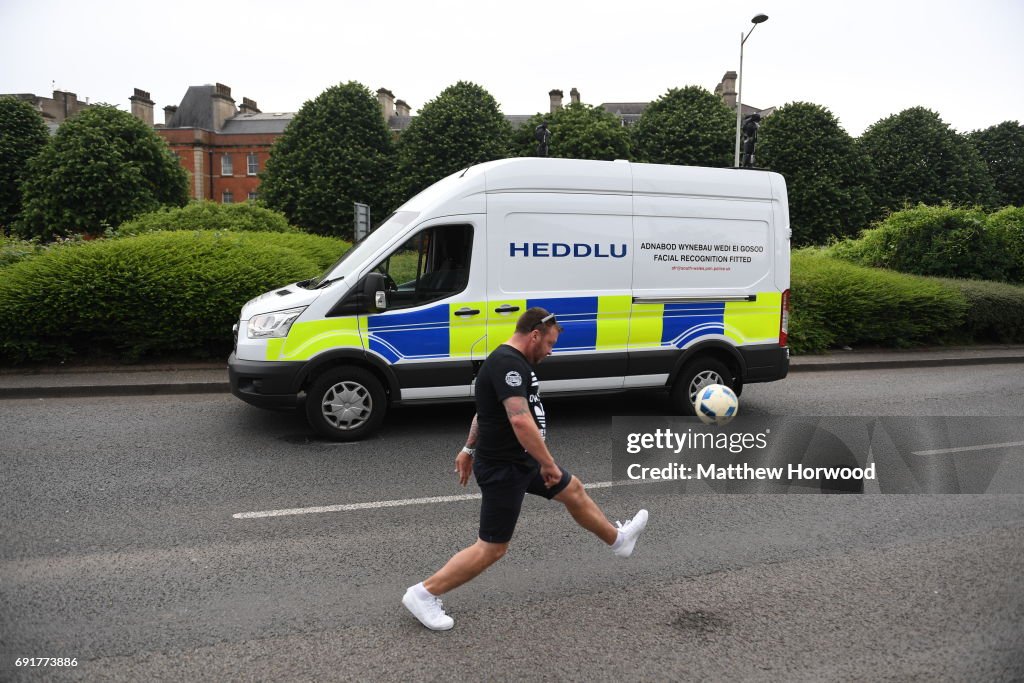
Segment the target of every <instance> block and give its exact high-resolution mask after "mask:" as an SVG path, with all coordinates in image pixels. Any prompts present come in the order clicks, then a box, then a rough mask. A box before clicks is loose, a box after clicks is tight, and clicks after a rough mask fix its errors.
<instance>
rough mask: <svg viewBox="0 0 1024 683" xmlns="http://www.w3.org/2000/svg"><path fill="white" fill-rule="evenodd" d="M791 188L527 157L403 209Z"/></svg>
mask: <svg viewBox="0 0 1024 683" xmlns="http://www.w3.org/2000/svg"><path fill="white" fill-rule="evenodd" d="M785 187H786V183H785V180H783V178H782V176H780V175H779V174H778V173H770V172H769V173H766V172H764V171H753V170H745V169H731V168H703V167H698V166H669V165H661V164H641V163H633V162H630V161H590V160H583V159H542V158H532V157H525V158H515V159H501V160H498V161H489V162H486V163H483V164H477V165H475V166H470V167H469V168H467V169H464V170H462V171H459V172H457V173H453V174H452V175H450V176H448V177H447V178H445V179H444V180H441V181H439V182H437V183H436V184H435V185H432V186H431V187H429V188H427V189H426V190H424V191H423V192H422V193H420V194H419V195H417V196H416V197H414V198H412V199H410V200H409V201H408V202H406V204H405V205H403V207H402V208H403V209H404V210H410V211H417V212H421V211H428V212H429V211H431V210H432V208H433V207H436V206H439V205H440V204H447V203H448V202H451V201H453V200H454V201H463V200H470V201H472V200H471V198H473V197H476V198H477V201H479V199H482V197H480V195H481V193H496V192H566V193H575V194H621V195H632V194H636V195H646V196H661V197H671V196H687V197H714V198H733V199H760V200H764V199H772V198H773V196H774V197H775V198H777V199H784V198H785ZM467 212H470V211H467Z"/></svg>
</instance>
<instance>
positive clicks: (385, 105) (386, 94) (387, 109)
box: [377, 88, 395, 121]
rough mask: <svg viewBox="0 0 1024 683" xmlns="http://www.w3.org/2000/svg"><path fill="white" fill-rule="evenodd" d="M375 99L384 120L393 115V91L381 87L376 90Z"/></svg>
mask: <svg viewBox="0 0 1024 683" xmlns="http://www.w3.org/2000/svg"><path fill="white" fill-rule="evenodd" d="M377 101H378V102H380V110H381V113H382V114H384V120H385V121H390V120H391V117H392V116H394V115H395V93H393V92H391V91H390V90H388V89H387V88H381V89H380V90H378V91H377Z"/></svg>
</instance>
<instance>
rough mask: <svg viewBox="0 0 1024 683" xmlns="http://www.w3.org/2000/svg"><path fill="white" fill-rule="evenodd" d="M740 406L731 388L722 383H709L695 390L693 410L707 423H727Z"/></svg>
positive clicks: (719, 424)
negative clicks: (695, 397)
mask: <svg viewBox="0 0 1024 683" xmlns="http://www.w3.org/2000/svg"><path fill="white" fill-rule="evenodd" d="M739 408H740V401H739V399H738V398H736V394H735V393H734V392H733V390H732V389H730V388H729V387H727V386H725V385H724V384H709V385H707V386H705V387H701V388H700V390H699V391H698V392H697V399H696V400H695V401H694V402H693V410H694V412H695V413H697V417H699V418H700V421H701V422H703V423H704V424H708V425H718V426H722V425H724V424H728V423H729V422H730V421H731V420H732V419H733V418H734V417H736V411H738V410H739Z"/></svg>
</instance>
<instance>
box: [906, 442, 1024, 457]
mask: <svg viewBox="0 0 1024 683" xmlns="http://www.w3.org/2000/svg"><path fill="white" fill-rule="evenodd" d="M1017 446H1024V441H1011V442H1009V443H987V444H983V445H980V446H960V447H958V448H939V449H937V450H934V451H914V452H913V454H914V455H946V454H947V453H965V452H967V451H989V450H995V449H997V448H1015V447H1017Z"/></svg>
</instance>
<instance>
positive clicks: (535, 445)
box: [502, 396, 555, 465]
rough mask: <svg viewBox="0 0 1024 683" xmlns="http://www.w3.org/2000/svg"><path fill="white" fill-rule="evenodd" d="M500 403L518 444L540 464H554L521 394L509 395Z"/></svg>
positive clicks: (527, 404)
mask: <svg viewBox="0 0 1024 683" xmlns="http://www.w3.org/2000/svg"><path fill="white" fill-rule="evenodd" d="M502 403H503V404H504V406H505V414H506V415H508V421H509V422H510V423H511V424H512V429H513V430H514V431H515V433H516V438H517V439H518V440H519V445H521V446H522V447H523V449H524V450H525V451H526V452H527V453H529V454H530V455H531V456H533V459H534V460H536V461H537V462H539V463H540V464H541V465H554V464H555V459H554V458H553V457H552V456H551V453H550V452H549V451H548V447H547V446H546V445H545V444H544V437H542V436H541V435H540V429H538V428H537V423H536V422H534V421H533V412H532V411H531V410H530V404H529V403H527V402H526V399H525V398H523V397H522V396H511V397H509V398H506V399H505V400H504V401H502Z"/></svg>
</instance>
